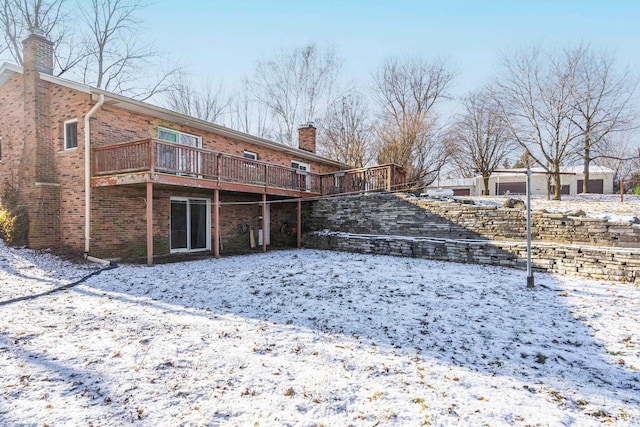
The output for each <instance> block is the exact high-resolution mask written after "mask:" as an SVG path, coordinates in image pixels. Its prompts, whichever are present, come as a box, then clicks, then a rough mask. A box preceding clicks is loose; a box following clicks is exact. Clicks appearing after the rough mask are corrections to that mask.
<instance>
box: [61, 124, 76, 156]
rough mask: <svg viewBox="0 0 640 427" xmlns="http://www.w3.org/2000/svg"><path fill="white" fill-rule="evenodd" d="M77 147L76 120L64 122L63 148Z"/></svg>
mask: <svg viewBox="0 0 640 427" xmlns="http://www.w3.org/2000/svg"><path fill="white" fill-rule="evenodd" d="M72 148H78V120H77V119H73V120H67V121H66V122H64V149H65V150H71V149H72Z"/></svg>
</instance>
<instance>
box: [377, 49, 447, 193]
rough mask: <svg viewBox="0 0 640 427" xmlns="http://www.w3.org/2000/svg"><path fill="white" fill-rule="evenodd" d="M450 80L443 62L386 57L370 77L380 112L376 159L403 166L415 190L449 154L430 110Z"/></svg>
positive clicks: (436, 171) (441, 96) (435, 116)
mask: <svg viewBox="0 0 640 427" xmlns="http://www.w3.org/2000/svg"><path fill="white" fill-rule="evenodd" d="M453 78H454V73H453V72H452V71H450V70H449V68H448V66H447V64H446V62H445V61H444V60H436V61H434V62H432V63H429V62H426V61H423V60H420V59H410V60H408V61H405V62H400V61H398V60H396V59H389V60H387V61H385V62H384V63H383V64H382V66H381V67H380V69H379V70H378V73H377V74H376V75H375V77H374V82H375V88H376V96H377V103H378V106H379V108H380V113H379V121H378V123H377V126H376V138H377V149H376V150H377V161H378V163H395V164H397V165H399V166H402V167H404V168H406V169H407V170H408V176H407V179H408V181H409V182H412V183H415V184H416V186H417V187H418V189H421V188H423V187H424V186H426V185H428V184H430V183H431V182H433V181H434V180H435V179H436V177H437V174H438V173H439V171H440V169H441V168H442V166H443V165H444V163H445V161H446V158H447V157H448V155H449V154H450V153H449V150H448V147H447V146H446V144H445V141H444V139H443V138H442V137H441V136H440V135H439V133H440V130H439V129H438V127H437V119H438V117H437V115H436V114H435V111H433V107H434V105H435V104H436V103H437V102H438V101H439V100H441V99H443V98H445V97H446V90H447V88H448V87H449V85H450V84H451V81H452V80H453Z"/></svg>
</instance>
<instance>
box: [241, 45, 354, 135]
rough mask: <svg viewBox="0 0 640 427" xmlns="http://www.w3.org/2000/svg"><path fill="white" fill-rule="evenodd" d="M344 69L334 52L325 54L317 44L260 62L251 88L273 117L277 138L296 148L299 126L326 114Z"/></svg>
mask: <svg viewBox="0 0 640 427" xmlns="http://www.w3.org/2000/svg"><path fill="white" fill-rule="evenodd" d="M341 68H342V61H341V60H339V59H338V58H337V57H336V54H335V52H334V51H333V50H331V49H327V50H324V51H321V50H320V49H318V48H317V47H316V46H315V45H308V46H305V47H303V48H300V49H294V50H293V51H291V52H285V51H282V52H280V53H279V54H277V55H275V56H274V57H273V58H271V59H266V60H262V61H260V62H258V63H257V65H256V69H255V73H254V76H253V77H252V78H251V79H250V80H249V87H250V89H251V92H252V94H253V95H254V97H255V99H256V100H257V101H258V102H260V103H261V104H262V105H264V106H265V107H266V108H267V110H268V111H269V114H270V115H271V117H272V118H273V125H274V128H275V129H274V132H273V133H274V134H275V135H274V136H275V137H276V138H277V139H279V140H280V141H281V142H283V143H285V144H288V145H291V146H296V144H297V141H296V137H297V129H298V126H299V125H300V124H302V123H307V122H312V121H315V120H316V118H318V117H322V116H323V115H324V109H325V108H326V106H327V105H328V104H329V102H330V100H331V94H332V91H333V87H334V84H335V81H336V79H337V77H338V75H339V73H340V70H341Z"/></svg>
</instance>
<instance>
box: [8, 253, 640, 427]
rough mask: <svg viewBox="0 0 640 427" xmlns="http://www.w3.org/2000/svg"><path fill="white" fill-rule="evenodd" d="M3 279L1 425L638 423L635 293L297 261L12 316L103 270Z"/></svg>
mask: <svg viewBox="0 0 640 427" xmlns="http://www.w3.org/2000/svg"><path fill="white" fill-rule="evenodd" d="M0 267H1V269H0V325H1V326H2V327H1V328H0V425H3V426H4V425H7V426H14V425H18V426H30V425H37V426H42V425H49V426H59V425H94V426H103V425H104V426H106V425H129V424H136V425H145V426H146V425H149V426H164V425H171V426H174V425H258V426H266V425H278V426H279V425H309V426H312V425H332V426H333V425H369V426H373V425H403V426H404V425H429V424H430V425H459V424H462V425H482V424H489V425H580V426H583V425H600V424H602V423H608V422H611V423H613V424H614V425H639V424H640V332H639V331H640V289H639V288H637V287H633V286H630V285H624V284H619V283H606V282H595V281H587V280H584V279H576V278H568V277H554V276H551V275H542V274H540V275H537V276H536V285H537V286H536V287H535V289H533V290H527V289H526V286H525V277H524V273H523V272H521V271H517V270H509V269H503V268H495V267H488V266H477V265H464V264H448V263H443V262H436V261H428V260H417V259H408V258H392V257H385V256H368V255H358V254H346V253H335V252H325V251H315V250H292V251H282V252H270V253H267V254H258V255H247V256H237V257H232V258H223V259H218V260H215V259H210V260H202V261H193V262H186V263H180V264H165V265H157V266H154V267H145V266H137V265H122V266H120V267H118V268H117V269H114V270H110V271H105V272H102V273H101V274H100V275H97V276H94V277H92V278H90V279H88V280H87V281H86V282H84V283H83V284H80V285H78V286H76V287H73V288H71V289H68V290H65V291H61V292H56V293H51V294H46V295H42V296H39V297H36V298H34V299H30V300H17V301H16V299H17V298H19V297H22V296H27V295H35V294H40V293H43V292H45V291H47V290H50V289H52V288H53V287H56V286H59V285H61V284H64V283H69V282H72V281H74V280H77V279H78V278H80V277H82V276H84V275H85V274H87V273H88V272H89V271H90V270H91V269H92V268H96V266H89V265H75V264H71V263H68V262H63V261H60V260H57V259H55V258H53V257H51V256H49V255H46V254H44V255H43V254H37V253H35V252H33V251H29V250H14V249H9V248H6V247H4V245H2V244H1V243H0ZM12 300H13V302H12Z"/></svg>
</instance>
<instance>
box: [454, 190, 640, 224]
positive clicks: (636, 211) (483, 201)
mask: <svg viewBox="0 0 640 427" xmlns="http://www.w3.org/2000/svg"><path fill="white" fill-rule="evenodd" d="M456 198H457V199H463V200H473V202H474V203H475V204H477V205H480V206H498V207H500V206H503V205H504V202H505V200H507V199H509V198H517V199H520V200H523V201H525V200H526V197H525V196H522V195H513V196H477V197H475V196H474V197H471V196H467V197H456ZM531 208H532V209H533V211H538V210H542V209H544V210H545V211H546V212H547V213H562V214H568V215H569V216H571V214H572V213H574V212H576V211H579V210H582V211H584V212H585V214H586V216H587V218H600V219H603V220H606V221H608V222H616V223H631V224H637V223H639V222H640V219H639V218H638V217H639V216H640V196H636V195H625V196H624V202H621V201H620V195H619V194H578V195H575V196H566V195H564V196H562V200H548V199H547V197H545V196H531Z"/></svg>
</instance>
